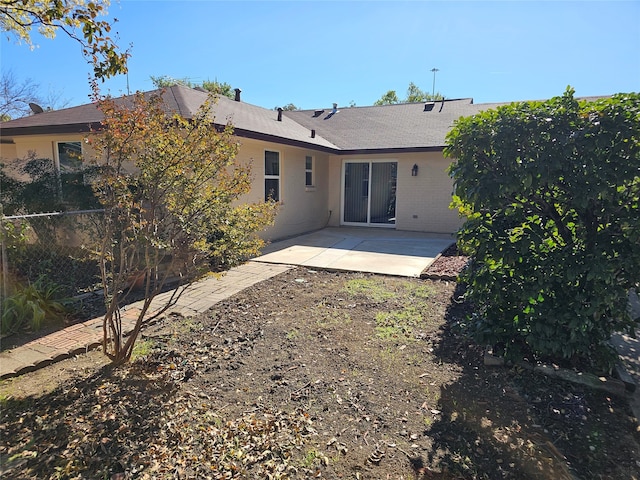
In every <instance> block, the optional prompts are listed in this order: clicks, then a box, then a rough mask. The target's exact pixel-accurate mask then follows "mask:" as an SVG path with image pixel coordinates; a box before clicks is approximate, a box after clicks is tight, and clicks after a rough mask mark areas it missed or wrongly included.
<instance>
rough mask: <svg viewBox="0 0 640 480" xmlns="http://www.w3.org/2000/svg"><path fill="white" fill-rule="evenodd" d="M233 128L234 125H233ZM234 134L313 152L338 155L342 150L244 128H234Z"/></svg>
mask: <svg viewBox="0 0 640 480" xmlns="http://www.w3.org/2000/svg"><path fill="white" fill-rule="evenodd" d="M232 126H233V125H232ZM233 134H234V135H236V136H238V137H242V138H251V139H253V140H262V141H265V142H272V143H278V144H281V145H289V146H291V147H301V148H310V149H313V150H317V151H321V152H325V153H336V152H339V151H340V150H339V149H338V148H337V147H336V148H332V147H328V146H326V145H318V144H316V143H311V142H304V141H302V140H295V139H292V138H285V137H279V136H277V135H270V134H268V133H260V132H254V131H252V130H244V129H242V128H236V127H233Z"/></svg>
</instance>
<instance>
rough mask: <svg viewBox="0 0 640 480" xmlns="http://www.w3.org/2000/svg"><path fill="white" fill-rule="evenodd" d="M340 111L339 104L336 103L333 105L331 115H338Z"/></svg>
mask: <svg viewBox="0 0 640 480" xmlns="http://www.w3.org/2000/svg"><path fill="white" fill-rule="evenodd" d="M337 111H338V104H337V103H334V104H333V110H331V113H336V112H337Z"/></svg>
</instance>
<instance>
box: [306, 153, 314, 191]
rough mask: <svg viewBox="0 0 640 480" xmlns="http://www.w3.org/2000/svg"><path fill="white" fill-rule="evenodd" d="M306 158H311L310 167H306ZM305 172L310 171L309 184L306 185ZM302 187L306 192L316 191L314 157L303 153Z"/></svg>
mask: <svg viewBox="0 0 640 480" xmlns="http://www.w3.org/2000/svg"><path fill="white" fill-rule="evenodd" d="M307 158H310V159H311V169H308V168H307ZM307 173H311V184H310V185H307ZM304 187H305V190H306V191H307V192H315V191H316V157H314V156H313V155H305V157H304Z"/></svg>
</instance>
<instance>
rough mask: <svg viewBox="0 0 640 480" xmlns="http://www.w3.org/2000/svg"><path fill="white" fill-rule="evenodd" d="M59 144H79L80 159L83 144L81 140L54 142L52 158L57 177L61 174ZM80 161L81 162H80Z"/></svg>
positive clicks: (82, 155) (82, 153) (82, 152)
mask: <svg viewBox="0 0 640 480" xmlns="http://www.w3.org/2000/svg"><path fill="white" fill-rule="evenodd" d="M61 143H79V144H80V158H81V159H83V158H84V145H83V144H84V142H83V141H82V140H56V141H54V142H53V158H54V167H55V169H56V172H57V174H58V175H60V174H61V173H62V166H61V164H60V144H61ZM81 161H82V160H81Z"/></svg>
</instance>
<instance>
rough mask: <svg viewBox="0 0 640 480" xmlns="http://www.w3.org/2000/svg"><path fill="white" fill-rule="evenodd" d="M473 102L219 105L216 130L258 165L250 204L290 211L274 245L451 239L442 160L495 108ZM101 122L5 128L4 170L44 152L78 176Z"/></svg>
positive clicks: (193, 106) (170, 98)
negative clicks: (357, 237) (288, 107)
mask: <svg viewBox="0 0 640 480" xmlns="http://www.w3.org/2000/svg"><path fill="white" fill-rule="evenodd" d="M163 97H164V101H165V104H166V105H167V108H168V109H170V110H172V111H175V112H178V113H179V114H181V115H182V116H184V117H185V118H190V117H192V116H193V115H194V114H195V112H196V111H197V110H198V108H199V107H200V106H201V105H202V103H203V102H204V101H205V100H206V99H207V98H208V94H207V93H206V92H203V91H200V90H197V89H192V88H188V87H184V86H179V85H176V86H173V87H170V88H167V89H165V90H164V92H163ZM494 106H495V105H493V104H482V105H476V104H474V103H473V100H472V99H456V100H443V101H438V102H427V103H409V104H397V105H385V106H370V107H350V108H338V106H337V105H336V104H334V105H333V107H332V108H327V109H318V110H297V111H281V110H278V111H275V110H267V109H264V108H261V107H258V106H255V105H250V104H248V103H245V102H242V101H241V98H240V91H239V90H236V98H235V99H230V98H227V97H221V98H219V99H218V103H217V104H216V105H215V107H214V113H215V118H216V123H220V124H221V125H223V124H226V123H227V121H231V123H232V124H233V125H234V129H235V135H236V136H237V138H238V140H239V142H240V144H241V146H240V150H239V154H238V157H237V158H238V160H240V161H243V162H248V161H252V163H253V177H254V179H253V182H254V186H253V188H252V191H251V192H250V193H249V194H248V196H247V201H256V200H260V199H263V198H265V197H266V196H269V195H272V196H273V197H274V198H275V199H277V200H279V201H280V202H281V204H282V206H281V208H280V210H279V213H278V216H277V218H276V223H275V225H274V226H273V227H270V228H269V229H268V230H267V231H266V232H265V233H264V237H265V238H266V239H269V240H275V239H279V238H285V237H288V236H292V235H296V234H300V233H304V232H309V231H313V230H317V229H320V228H322V227H325V226H341V225H349V226H363V227H378V228H395V229H398V230H412V231H422V232H434V233H452V232H454V231H455V230H456V229H457V228H458V227H459V226H460V225H461V219H460V218H459V216H458V214H457V213H456V212H455V211H452V210H450V209H449V204H450V202H451V193H452V190H453V184H452V180H451V178H450V177H449V176H448V174H447V172H446V170H447V167H448V165H449V163H450V160H448V159H446V158H445V157H444V156H443V148H444V145H445V136H446V134H447V132H448V131H449V130H450V128H451V127H452V125H453V123H454V121H455V120H456V119H457V118H459V117H460V116H467V115H472V114H475V113H477V112H479V111H481V110H484V109H487V108H492V107H494ZM101 119H102V115H101V112H100V111H99V110H98V109H97V108H96V106H95V104H87V105H80V106H77V107H72V108H66V109H62V110H56V111H46V112H41V113H37V114H34V115H31V116H28V117H24V118H19V119H16V120H11V121H7V122H3V123H0V159H1V160H0V161H2V163H5V164H10V163H11V162H14V161H15V160H16V159H20V158H25V157H26V155H27V154H28V153H29V152H36V153H37V155H38V157H40V158H51V159H53V161H54V162H55V164H56V166H57V167H58V168H60V167H61V166H62V167H72V166H73V165H74V162H76V163H77V158H78V152H82V150H83V148H85V147H84V142H83V140H84V138H85V137H86V136H87V134H88V132H90V131H91V129H92V128H94V129H95V128H97V127H98V126H99V124H100V121H101Z"/></svg>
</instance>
